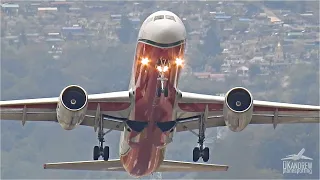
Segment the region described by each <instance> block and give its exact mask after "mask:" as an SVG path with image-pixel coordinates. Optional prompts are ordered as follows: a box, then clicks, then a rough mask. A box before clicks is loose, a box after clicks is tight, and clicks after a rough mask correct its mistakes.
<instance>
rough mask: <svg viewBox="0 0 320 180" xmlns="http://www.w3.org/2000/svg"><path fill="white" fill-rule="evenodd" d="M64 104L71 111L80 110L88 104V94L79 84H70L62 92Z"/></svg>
mask: <svg viewBox="0 0 320 180" xmlns="http://www.w3.org/2000/svg"><path fill="white" fill-rule="evenodd" d="M61 101H62V104H63V105H64V107H65V108H67V109H69V110H70V111H78V110H81V109H83V107H84V106H85V105H86V104H87V101H88V99H87V94H86V92H85V91H84V89H82V88H81V87H79V86H70V87H68V88H67V89H65V90H64V91H63V93H62V98H61Z"/></svg>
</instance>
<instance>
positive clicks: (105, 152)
mask: <svg viewBox="0 0 320 180" xmlns="http://www.w3.org/2000/svg"><path fill="white" fill-rule="evenodd" d="M107 133H108V132H103V118H102V116H101V117H100V119H99V129H98V140H99V146H94V148H93V160H98V159H99V157H100V156H101V157H103V160H105V161H108V160H109V146H104V147H103V143H104V142H105V141H104V136H105V135H106V134H107Z"/></svg>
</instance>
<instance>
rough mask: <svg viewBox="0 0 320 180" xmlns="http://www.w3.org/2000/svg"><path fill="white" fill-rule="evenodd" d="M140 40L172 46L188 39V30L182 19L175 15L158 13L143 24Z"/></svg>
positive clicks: (163, 12)
mask: <svg viewBox="0 0 320 180" xmlns="http://www.w3.org/2000/svg"><path fill="white" fill-rule="evenodd" d="M138 39H145V40H150V41H153V42H156V43H159V44H172V43H175V42H178V41H182V40H185V39H186V29H185V26H184V24H183V22H182V21H181V19H180V18H179V17H178V16H177V15H175V14H174V13H172V12H170V11H157V12H155V13H153V14H151V15H150V16H149V17H148V18H147V19H146V20H145V21H144V22H143V24H142V26H141V28H140V31H139V35H138Z"/></svg>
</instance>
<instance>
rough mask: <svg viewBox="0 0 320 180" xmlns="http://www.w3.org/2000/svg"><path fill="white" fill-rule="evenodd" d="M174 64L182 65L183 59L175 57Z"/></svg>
mask: <svg viewBox="0 0 320 180" xmlns="http://www.w3.org/2000/svg"><path fill="white" fill-rule="evenodd" d="M176 64H177V65H178V66H182V64H183V60H182V59H180V58H176Z"/></svg>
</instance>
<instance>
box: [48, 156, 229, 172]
mask: <svg viewBox="0 0 320 180" xmlns="http://www.w3.org/2000/svg"><path fill="white" fill-rule="evenodd" d="M43 167H44V169H64V170H91V171H125V169H124V168H123V166H122V164H121V161H120V160H119V159H117V160H109V161H103V160H98V161H75V162H60V163H47V164H44V165H43ZM227 170H228V166H226V165H217V164H201V163H190V162H180V161H169V160H164V161H163V162H162V164H161V165H160V167H159V168H158V169H157V170H156V172H190V171H193V172H199V171H203V172H204V171H207V172H211V171H227Z"/></svg>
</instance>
